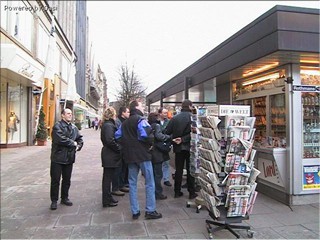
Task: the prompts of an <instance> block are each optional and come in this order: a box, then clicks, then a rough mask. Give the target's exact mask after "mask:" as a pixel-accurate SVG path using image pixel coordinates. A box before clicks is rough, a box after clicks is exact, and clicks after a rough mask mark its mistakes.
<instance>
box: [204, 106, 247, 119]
mask: <svg viewBox="0 0 320 240" xmlns="http://www.w3.org/2000/svg"><path fill="white" fill-rule="evenodd" d="M207 111H208V115H216V116H230V115H238V116H247V117H250V106H246V105H216V106H208V108H207Z"/></svg>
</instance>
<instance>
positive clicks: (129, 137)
mask: <svg viewBox="0 0 320 240" xmlns="http://www.w3.org/2000/svg"><path fill="white" fill-rule="evenodd" d="M115 136H116V139H119V141H120V144H121V146H122V153H123V158H124V161H125V163H141V162H144V161H151V151H150V150H151V147H152V141H153V134H152V129H151V126H150V124H149V123H148V121H147V120H146V119H145V118H144V117H143V113H142V112H141V111H139V110H138V109H136V110H135V111H131V112H130V117H129V118H128V119H127V120H126V121H124V122H123V123H122V125H121V126H120V128H119V129H118V130H117V132H116V135H115Z"/></svg>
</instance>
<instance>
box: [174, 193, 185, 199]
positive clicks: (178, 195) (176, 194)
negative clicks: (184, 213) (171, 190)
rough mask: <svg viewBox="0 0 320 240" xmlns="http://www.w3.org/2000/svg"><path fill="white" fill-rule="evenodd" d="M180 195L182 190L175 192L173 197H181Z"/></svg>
mask: <svg viewBox="0 0 320 240" xmlns="http://www.w3.org/2000/svg"><path fill="white" fill-rule="evenodd" d="M181 196H183V192H176V193H175V194H174V198H178V197H181Z"/></svg>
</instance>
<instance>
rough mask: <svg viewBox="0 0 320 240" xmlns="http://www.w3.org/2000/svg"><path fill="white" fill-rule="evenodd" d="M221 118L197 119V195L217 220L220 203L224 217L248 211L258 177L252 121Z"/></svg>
mask: <svg viewBox="0 0 320 240" xmlns="http://www.w3.org/2000/svg"><path fill="white" fill-rule="evenodd" d="M230 107H231V108H233V107H234V106H230ZM231 108H230V109H231ZM214 112H215V111H206V113H214ZM222 119H224V121H223V122H222V121H221V120H220V118H219V116H206V115H205V114H203V115H202V116H199V117H198V122H199V123H200V124H201V127H200V126H199V128H198V133H199V135H200V136H199V137H198V140H199V142H198V143H199V145H198V146H197V151H198V154H199V156H198V158H199V164H200V174H199V182H200V186H201V196H202V198H203V199H204V201H205V203H206V206H207V208H208V209H209V211H211V212H212V213H213V215H214V216H215V217H217V218H218V216H220V212H219V210H218V209H217V208H216V207H217V206H219V205H221V204H223V205H224V207H225V208H226V213H224V214H226V217H239V216H242V217H244V216H246V215H248V214H250V213H251V212H252V208H253V205H254V202H255V199H256V196H257V192H256V191H255V189H256V185H257V184H256V182H255V181H256V178H257V176H258V175H259V174H260V171H259V170H257V169H255V168H254V157H255V154H256V150H254V149H252V147H253V139H254V133H255V129H254V124H255V120H256V118H255V117H249V116H248V115H245V114H244V115H230V116H228V115H223V117H222ZM221 123H223V124H221ZM218 125H219V127H218ZM220 125H221V127H220ZM220 130H221V131H220ZM221 132H222V134H221Z"/></svg>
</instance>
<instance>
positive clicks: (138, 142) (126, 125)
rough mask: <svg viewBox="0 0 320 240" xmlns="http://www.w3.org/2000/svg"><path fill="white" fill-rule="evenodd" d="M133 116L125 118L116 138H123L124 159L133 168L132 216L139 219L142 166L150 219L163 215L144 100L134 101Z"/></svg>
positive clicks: (131, 183) (131, 182)
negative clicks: (158, 204)
mask: <svg viewBox="0 0 320 240" xmlns="http://www.w3.org/2000/svg"><path fill="white" fill-rule="evenodd" d="M129 109H130V117H129V118H128V119H127V120H126V121H124V122H123V123H122V125H121V127H120V128H119V129H118V131H117V132H116V139H121V140H120V141H121V145H122V149H123V158H124V160H125V162H126V163H127V164H128V169H129V174H128V177H129V189H130V191H129V196H130V207H131V212H132V218H133V219H138V218H139V216H140V207H139V201H138V186H137V184H138V174H139V170H140V169H141V171H142V174H143V176H144V178H145V188H146V208H145V218H146V219H157V218H161V217H162V215H161V213H158V212H157V211H156V199H155V194H154V193H155V185H154V177H153V168H152V162H151V153H150V150H151V147H152V140H153V138H152V137H151V136H152V129H151V126H150V124H149V123H148V122H147V120H146V119H145V118H144V117H143V112H144V109H143V106H142V103H141V102H139V101H137V100H134V101H132V102H131V103H130V106H129Z"/></svg>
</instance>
